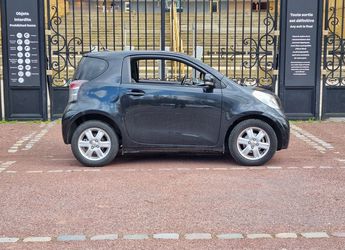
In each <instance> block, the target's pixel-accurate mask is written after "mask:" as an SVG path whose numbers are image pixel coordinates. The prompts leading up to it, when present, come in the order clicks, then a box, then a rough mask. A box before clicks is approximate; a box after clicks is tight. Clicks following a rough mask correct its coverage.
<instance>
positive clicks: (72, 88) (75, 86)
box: [68, 80, 87, 102]
mask: <svg viewBox="0 0 345 250" xmlns="http://www.w3.org/2000/svg"><path fill="white" fill-rule="evenodd" d="M85 82H87V81H86V80H76V81H73V82H71V83H70V84H69V100H68V101H69V102H75V101H76V100H77V98H78V91H79V88H80V86H81V85H82V84H83V83H85Z"/></svg>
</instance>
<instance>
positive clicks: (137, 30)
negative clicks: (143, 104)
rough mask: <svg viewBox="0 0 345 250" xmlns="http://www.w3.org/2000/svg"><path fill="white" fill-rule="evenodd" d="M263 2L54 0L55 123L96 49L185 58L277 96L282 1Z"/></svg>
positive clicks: (50, 13)
mask: <svg viewBox="0 0 345 250" xmlns="http://www.w3.org/2000/svg"><path fill="white" fill-rule="evenodd" d="M213 2H217V6H216V7H215V5H213V4H210V3H213ZM263 2H265V4H266V8H265V9H264V8H262V9H261V11H255V10H253V9H252V6H251V2H250V1H232V0H226V1H208V0H202V1H193V0H190V1H189V0H188V1H179V0H178V1H165V0H164V1H160V0H147V1H139V0H138V1H137V0H131V1H123V0H105V1H103V0H81V1H66V0H47V1H46V4H47V6H46V12H47V13H46V14H47V17H48V29H49V34H48V39H47V54H48V58H49V73H50V75H49V92H50V100H51V116H52V118H53V119H54V118H58V117H60V116H61V114H62V112H63V110H64V107H65V105H66V102H67V98H68V82H69V79H70V78H71V77H72V75H73V72H74V70H75V68H76V66H77V64H78V62H79V60H80V58H81V56H82V55H83V54H84V53H88V52H90V51H101V50H115V51H118V50H130V49H132V50H161V49H163V50H170V51H176V52H182V53H186V54H189V55H192V56H194V57H197V58H199V59H200V60H202V61H204V62H205V63H207V64H209V65H211V66H212V67H214V68H216V69H217V70H219V71H221V72H222V73H224V74H226V75H227V76H229V77H230V78H231V79H233V80H234V81H236V82H238V83H244V84H247V85H252V86H261V87H264V88H267V89H270V90H272V91H274V90H275V89H276V84H277V72H278V71H277V66H278V63H277V61H278V56H277V55H278V53H277V52H278V35H279V32H278V27H279V13H280V4H279V2H280V1H279V0H270V1H263ZM162 5H163V6H162ZM145 68H146V70H147V71H157V72H158V70H159V69H158V68H155V67H152V65H145ZM148 73H149V72H148Z"/></svg>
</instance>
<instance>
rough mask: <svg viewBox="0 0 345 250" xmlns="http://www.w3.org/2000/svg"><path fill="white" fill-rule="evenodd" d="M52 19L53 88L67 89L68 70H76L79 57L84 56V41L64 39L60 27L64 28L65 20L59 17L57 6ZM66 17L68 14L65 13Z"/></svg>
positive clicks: (78, 38) (49, 41)
mask: <svg viewBox="0 0 345 250" xmlns="http://www.w3.org/2000/svg"><path fill="white" fill-rule="evenodd" d="M50 9H51V13H52V14H51V17H50V20H49V22H48V26H49V29H50V30H51V35H50V37H49V39H48V43H49V45H50V46H51V47H53V48H52V49H51V50H52V56H51V57H50V58H49V68H50V70H51V71H52V75H51V85H52V87H66V85H67V83H68V79H67V78H68V72H67V71H68V70H69V69H70V68H72V69H75V68H76V66H77V63H78V61H79V60H77V55H81V54H82V50H83V49H82V48H83V41H82V39H81V38H80V37H77V36H73V37H71V38H67V37H64V36H63V34H61V33H60V32H59V26H61V27H62V23H63V20H62V18H61V17H60V16H59V10H58V8H57V7H56V6H51V7H50ZM64 14H65V15H66V13H64Z"/></svg>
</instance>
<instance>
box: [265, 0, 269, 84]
mask: <svg viewBox="0 0 345 250" xmlns="http://www.w3.org/2000/svg"><path fill="white" fill-rule="evenodd" d="M266 4H267V6H266V20H268V8H269V1H267V3H266ZM265 26H266V30H265V31H266V43H265V50H266V51H267V49H268V44H267V43H268V35H269V34H268V23H267V24H266V25H265ZM267 62H268V58H267V56H265V79H267V75H268V74H267V70H268V68H267Z"/></svg>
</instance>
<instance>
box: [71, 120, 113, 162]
mask: <svg viewBox="0 0 345 250" xmlns="http://www.w3.org/2000/svg"><path fill="white" fill-rule="evenodd" d="M71 148H72V152H73V154H74V156H75V158H76V159H77V160H78V161H79V162H80V163H81V164H83V165H85V166H87V167H101V166H104V165H107V164H109V163H110V162H112V161H113V160H114V158H115V157H116V155H117V153H118V151H119V140H118V137H117V135H116V133H115V132H114V130H113V129H112V128H111V127H110V126H109V125H108V124H107V123H104V122H101V121H96V120H95V121H87V122H84V123H82V124H81V125H79V126H78V127H77V129H76V130H75V131H74V133H73V136H72V141H71Z"/></svg>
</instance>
